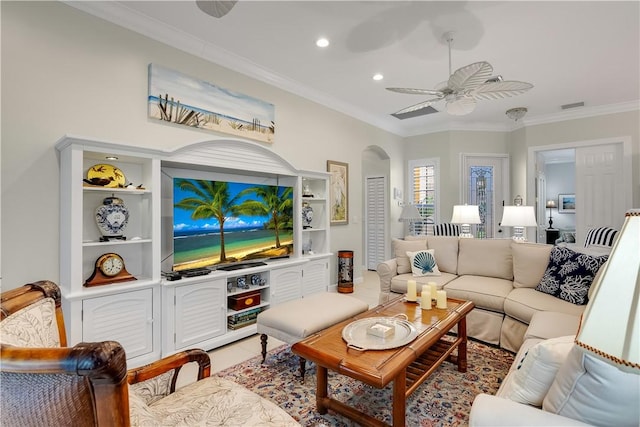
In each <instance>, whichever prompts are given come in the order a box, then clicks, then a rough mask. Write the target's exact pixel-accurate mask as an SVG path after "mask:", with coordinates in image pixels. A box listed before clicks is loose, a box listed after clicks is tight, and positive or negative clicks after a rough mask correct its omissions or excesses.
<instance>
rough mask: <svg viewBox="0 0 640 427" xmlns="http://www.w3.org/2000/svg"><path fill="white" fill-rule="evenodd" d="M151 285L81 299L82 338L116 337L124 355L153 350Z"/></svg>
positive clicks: (98, 339)
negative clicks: (114, 293)
mask: <svg viewBox="0 0 640 427" xmlns="http://www.w3.org/2000/svg"><path fill="white" fill-rule="evenodd" d="M153 303H154V301H153V289H141V290H138V291H132V292H124V293H121V294H118V295H109V296H104V297H98V298H90V299H86V300H84V301H83V302H82V309H83V318H84V321H83V324H82V339H83V341H88V342H95V341H108V340H110V341H118V342H119V343H120V344H121V345H122V347H124V350H125V352H126V353H127V359H131V358H134V357H138V356H141V355H144V354H147V353H151V352H152V351H153V320H154V319H153Z"/></svg>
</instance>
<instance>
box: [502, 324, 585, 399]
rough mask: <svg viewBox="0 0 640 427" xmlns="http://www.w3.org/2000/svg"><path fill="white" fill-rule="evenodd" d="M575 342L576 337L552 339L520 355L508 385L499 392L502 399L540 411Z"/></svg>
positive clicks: (505, 384) (506, 382)
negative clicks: (534, 407)
mask: <svg viewBox="0 0 640 427" xmlns="http://www.w3.org/2000/svg"><path fill="white" fill-rule="evenodd" d="M574 339H575V335H568V336H564V337H558V338H552V339H548V340H545V341H542V342H539V343H537V344H535V345H534V346H533V347H531V348H529V349H527V350H526V351H525V352H524V354H522V355H521V354H520V353H518V356H516V359H515V360H514V366H515V369H514V370H513V373H512V375H511V376H510V377H509V381H505V383H504V384H503V386H502V387H501V388H500V397H504V398H505V399H511V400H513V401H516V402H520V403H525V404H527V405H533V406H537V407H541V406H542V401H543V399H544V397H545V396H546V394H547V392H548V391H549V388H550V387H551V384H552V383H553V380H554V378H555V377H556V374H557V372H558V369H560V366H561V365H562V363H563V362H564V360H565V359H566V358H567V354H569V351H570V350H571V348H572V347H573V341H574Z"/></svg>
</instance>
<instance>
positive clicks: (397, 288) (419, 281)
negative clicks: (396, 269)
mask: <svg viewBox="0 0 640 427" xmlns="http://www.w3.org/2000/svg"><path fill="white" fill-rule="evenodd" d="M457 277H458V276H456V275H455V274H451V273H443V272H440V276H422V277H413V275H412V274H411V273H405V274H399V275H397V276H395V277H393V278H392V279H391V292H395V293H397V294H406V293H407V280H415V282H416V287H417V289H422V285H426V284H428V283H431V282H433V283H435V284H436V286H437V288H438V289H442V287H443V286H444V285H445V284H446V283H449V282H450V281H452V280H454V279H455V278H457Z"/></svg>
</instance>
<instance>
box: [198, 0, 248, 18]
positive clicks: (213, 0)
mask: <svg viewBox="0 0 640 427" xmlns="http://www.w3.org/2000/svg"><path fill="white" fill-rule="evenodd" d="M237 2H238V0H196V5H197V6H198V7H199V8H200V10H201V11H203V12H204V13H206V14H207V15H211V16H213V17H214V18H222V17H223V16H224V15H226V14H227V13H229V11H230V10H231V9H233V6H235V5H236V3H237Z"/></svg>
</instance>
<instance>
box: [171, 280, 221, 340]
mask: <svg viewBox="0 0 640 427" xmlns="http://www.w3.org/2000/svg"><path fill="white" fill-rule="evenodd" d="M225 296H226V284H225V282H224V281H223V280H216V281H213V282H205V283H198V284H195V285H188V286H179V287H177V288H176V291H175V301H174V302H175V348H176V350H178V349H181V348H184V347H187V346H190V345H194V344H196V343H199V342H201V341H204V340H207V339H209V338H213V337H216V336H219V335H222V334H224V333H225V332H226V324H225V306H224V302H225V301H224V299H225Z"/></svg>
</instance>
